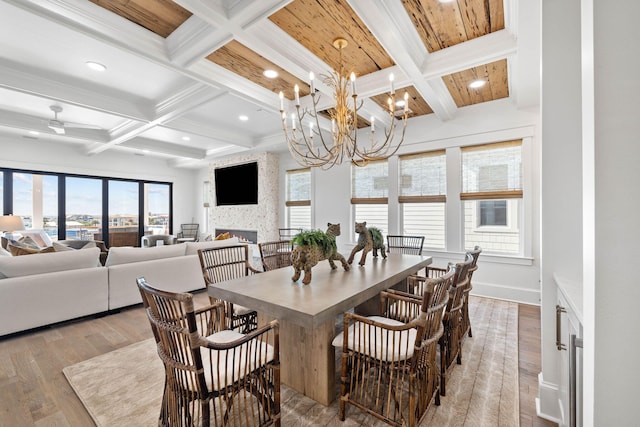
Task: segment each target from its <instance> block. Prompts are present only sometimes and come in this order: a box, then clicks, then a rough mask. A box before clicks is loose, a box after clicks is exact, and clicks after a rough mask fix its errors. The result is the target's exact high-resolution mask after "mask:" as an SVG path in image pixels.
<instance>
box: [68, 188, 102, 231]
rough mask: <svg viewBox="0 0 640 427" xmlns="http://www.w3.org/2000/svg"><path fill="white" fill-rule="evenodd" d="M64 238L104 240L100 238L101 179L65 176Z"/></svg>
mask: <svg viewBox="0 0 640 427" xmlns="http://www.w3.org/2000/svg"><path fill="white" fill-rule="evenodd" d="M66 207H67V212H66V217H65V221H66V227H67V228H66V230H67V234H66V238H67V239H73V240H104V239H103V238H102V180H101V179H92V178H77V177H67V179H66Z"/></svg>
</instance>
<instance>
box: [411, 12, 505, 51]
mask: <svg viewBox="0 0 640 427" xmlns="http://www.w3.org/2000/svg"><path fill="white" fill-rule="evenodd" d="M402 4H403V5H404V8H405V10H406V11H407V13H408V14H409V17H410V18H411V21H412V22H413V25H414V26H415V28H416V30H417V31H418V34H420V38H421V39H422V42H423V43H424V45H425V47H426V48H427V50H428V51H429V52H435V51H438V50H441V49H444V48H447V47H450V46H453V45H456V44H459V43H463V42H466V41H468V40H471V39H474V38H476V37H481V36H484V35H487V34H489V33H491V32H493V31H499V30H502V29H504V8H503V2H502V0H457V1H454V2H451V3H440V2H438V1H437V0H402Z"/></svg>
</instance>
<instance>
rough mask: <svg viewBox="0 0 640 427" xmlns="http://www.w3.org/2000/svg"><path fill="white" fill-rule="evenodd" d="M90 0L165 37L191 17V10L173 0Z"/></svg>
mask: <svg viewBox="0 0 640 427" xmlns="http://www.w3.org/2000/svg"><path fill="white" fill-rule="evenodd" d="M90 1H91V2H92V3H95V4H97V5H98V6H100V7H103V8H105V9H107V10H109V11H111V12H113V13H115V14H117V15H120V16H121V17H123V18H125V19H128V20H129V21H131V22H134V23H136V24H138V25H140V26H141V27H144V28H146V29H147V30H149V31H152V32H154V33H156V34H158V35H159V36H162V37H164V38H167V37H168V36H169V35H170V34H171V33H173V32H174V31H175V30H176V28H178V27H179V26H180V25H182V23H183V22H184V21H186V20H187V19H189V18H190V17H191V12H189V11H188V10H186V9H184V8H183V7H181V6H179V5H178V4H176V3H174V2H172V1H171V0H90Z"/></svg>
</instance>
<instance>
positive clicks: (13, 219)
mask: <svg viewBox="0 0 640 427" xmlns="http://www.w3.org/2000/svg"><path fill="white" fill-rule="evenodd" d="M15 230H24V223H23V222H22V218H21V217H19V216H15V215H2V216H0V231H4V232H5V237H7V238H13V234H12V233H13V232H14V231H15Z"/></svg>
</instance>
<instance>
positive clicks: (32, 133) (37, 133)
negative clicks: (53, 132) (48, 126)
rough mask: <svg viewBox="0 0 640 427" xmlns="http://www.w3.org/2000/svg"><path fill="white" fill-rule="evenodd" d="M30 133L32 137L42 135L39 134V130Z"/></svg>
mask: <svg viewBox="0 0 640 427" xmlns="http://www.w3.org/2000/svg"><path fill="white" fill-rule="evenodd" d="M29 133H30V134H31V135H40V132H38V131H37V130H30V131H29Z"/></svg>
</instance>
